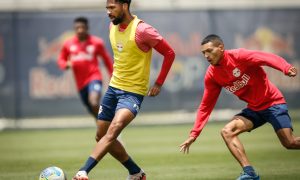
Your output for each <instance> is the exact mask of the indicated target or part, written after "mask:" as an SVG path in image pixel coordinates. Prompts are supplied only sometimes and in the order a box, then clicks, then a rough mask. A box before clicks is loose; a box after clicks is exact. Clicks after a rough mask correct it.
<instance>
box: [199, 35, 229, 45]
mask: <svg viewBox="0 0 300 180" xmlns="http://www.w3.org/2000/svg"><path fill="white" fill-rule="evenodd" d="M208 42H212V43H213V44H214V45H220V44H224V43H223V40H222V39H221V38H220V36H218V35H215V34H210V35H208V36H206V37H205V38H204V39H203V40H202V42H201V45H204V44H206V43H208Z"/></svg>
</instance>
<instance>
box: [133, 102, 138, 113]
mask: <svg viewBox="0 0 300 180" xmlns="http://www.w3.org/2000/svg"><path fill="white" fill-rule="evenodd" d="M133 108H134V109H135V110H136V111H137V112H139V110H140V107H139V106H138V105H137V104H134V105H133Z"/></svg>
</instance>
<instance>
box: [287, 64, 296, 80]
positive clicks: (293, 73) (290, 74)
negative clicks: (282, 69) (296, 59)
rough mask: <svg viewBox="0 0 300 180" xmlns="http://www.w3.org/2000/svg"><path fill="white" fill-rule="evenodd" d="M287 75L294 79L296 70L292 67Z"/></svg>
mask: <svg viewBox="0 0 300 180" xmlns="http://www.w3.org/2000/svg"><path fill="white" fill-rule="evenodd" d="M287 75H288V76H290V77H295V76H296V75H297V69H296V68H295V67H294V66H293V67H291V68H290V69H289V71H288V73H287Z"/></svg>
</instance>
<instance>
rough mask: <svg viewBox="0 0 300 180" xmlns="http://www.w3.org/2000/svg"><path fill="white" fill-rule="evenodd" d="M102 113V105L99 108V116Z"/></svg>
mask: <svg viewBox="0 0 300 180" xmlns="http://www.w3.org/2000/svg"><path fill="white" fill-rule="evenodd" d="M101 112H102V105H100V107H99V111H98V114H100V113H101Z"/></svg>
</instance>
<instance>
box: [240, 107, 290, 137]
mask: <svg viewBox="0 0 300 180" xmlns="http://www.w3.org/2000/svg"><path fill="white" fill-rule="evenodd" d="M237 116H243V117H245V118H247V119H249V120H250V121H252V123H253V129H256V128H258V127H259V126H262V125H263V124H265V123H266V122H269V123H270V124H271V125H272V126H273V128H274V130H275V131H276V132H277V131H278V130H279V129H282V128H291V129H293V127H292V123H291V118H290V116H289V114H288V108H287V105H286V104H277V105H274V106H271V107H269V108H268V109H265V110H262V111H253V110H251V109H249V108H246V109H243V110H242V112H241V113H239V114H237Z"/></svg>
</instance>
